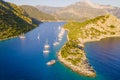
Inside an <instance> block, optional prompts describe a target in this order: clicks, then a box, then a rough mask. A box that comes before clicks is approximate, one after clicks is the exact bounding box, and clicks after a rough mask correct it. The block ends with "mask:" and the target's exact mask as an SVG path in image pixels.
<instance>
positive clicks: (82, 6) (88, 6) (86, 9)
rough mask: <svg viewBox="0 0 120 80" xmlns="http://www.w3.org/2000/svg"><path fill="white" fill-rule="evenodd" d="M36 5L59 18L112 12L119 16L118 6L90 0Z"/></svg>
mask: <svg viewBox="0 0 120 80" xmlns="http://www.w3.org/2000/svg"><path fill="white" fill-rule="evenodd" d="M36 7H37V8H38V9H39V10H41V11H43V12H46V13H48V14H51V15H55V16H57V18H58V19H60V20H81V19H85V20H86V19H89V18H94V17H97V16H100V15H105V14H112V15H115V16H117V17H118V18H120V16H119V13H120V8H119V7H114V6H111V5H101V4H96V3H92V2H90V1H80V2H76V3H73V4H71V5H68V6H65V7H51V6H50V7H49V6H42V7H41V5H37V6H36ZM46 8H47V9H46ZM51 11H52V12H51Z"/></svg>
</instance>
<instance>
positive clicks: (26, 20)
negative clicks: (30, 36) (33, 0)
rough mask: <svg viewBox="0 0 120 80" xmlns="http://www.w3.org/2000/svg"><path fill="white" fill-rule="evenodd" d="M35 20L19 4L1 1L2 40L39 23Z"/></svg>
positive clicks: (24, 31) (0, 38)
mask: <svg viewBox="0 0 120 80" xmlns="http://www.w3.org/2000/svg"><path fill="white" fill-rule="evenodd" d="M34 22H35V21H33V19H31V18H30V17H29V16H26V13H25V12H24V10H23V9H22V8H20V7H19V6H17V5H15V4H12V3H8V2H5V1H2V0H1V1H0V40H3V39H7V38H11V37H14V36H18V35H20V34H21V33H26V32H28V31H29V30H31V29H33V28H35V27H36V26H37V25H38V24H36V23H34Z"/></svg>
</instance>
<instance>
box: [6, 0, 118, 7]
mask: <svg viewBox="0 0 120 80" xmlns="http://www.w3.org/2000/svg"><path fill="white" fill-rule="evenodd" d="M4 1H8V2H12V3H15V4H18V5H33V6H36V5H47V6H55V7H63V6H67V5H70V4H73V3H75V2H79V1H88V0H4ZM89 1H92V2H94V3H98V4H105V5H112V6H117V7H120V0H89Z"/></svg>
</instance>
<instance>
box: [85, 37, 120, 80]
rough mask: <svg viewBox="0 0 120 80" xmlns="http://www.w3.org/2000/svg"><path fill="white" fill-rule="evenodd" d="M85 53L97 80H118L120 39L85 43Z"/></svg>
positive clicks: (119, 79)
mask: <svg viewBox="0 0 120 80" xmlns="http://www.w3.org/2000/svg"><path fill="white" fill-rule="evenodd" d="M85 51H86V53H87V57H88V59H89V62H90V63H91V64H92V65H93V67H94V69H95V70H96V72H97V77H98V78H99V79H98V80H120V38H106V39H102V40H101V41H98V42H92V43H87V44H86V47H85Z"/></svg>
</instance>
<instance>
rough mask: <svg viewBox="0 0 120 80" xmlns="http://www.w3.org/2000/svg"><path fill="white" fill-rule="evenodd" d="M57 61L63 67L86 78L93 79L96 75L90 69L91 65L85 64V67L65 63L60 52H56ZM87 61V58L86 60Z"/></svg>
mask: <svg viewBox="0 0 120 80" xmlns="http://www.w3.org/2000/svg"><path fill="white" fill-rule="evenodd" d="M58 59H59V61H60V62H62V63H63V64H64V65H65V66H67V67H68V68H70V69H72V70H73V71H75V72H77V73H78V74H80V75H83V76H87V77H95V76H96V73H95V71H94V70H93V68H92V67H91V65H90V64H89V63H88V62H87V63H86V64H85V65H81V67H79V66H74V65H73V64H72V63H70V62H68V61H66V60H65V59H64V58H62V56H61V51H59V52H58ZM86 60H87V58H86ZM85 67H87V68H85Z"/></svg>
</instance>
